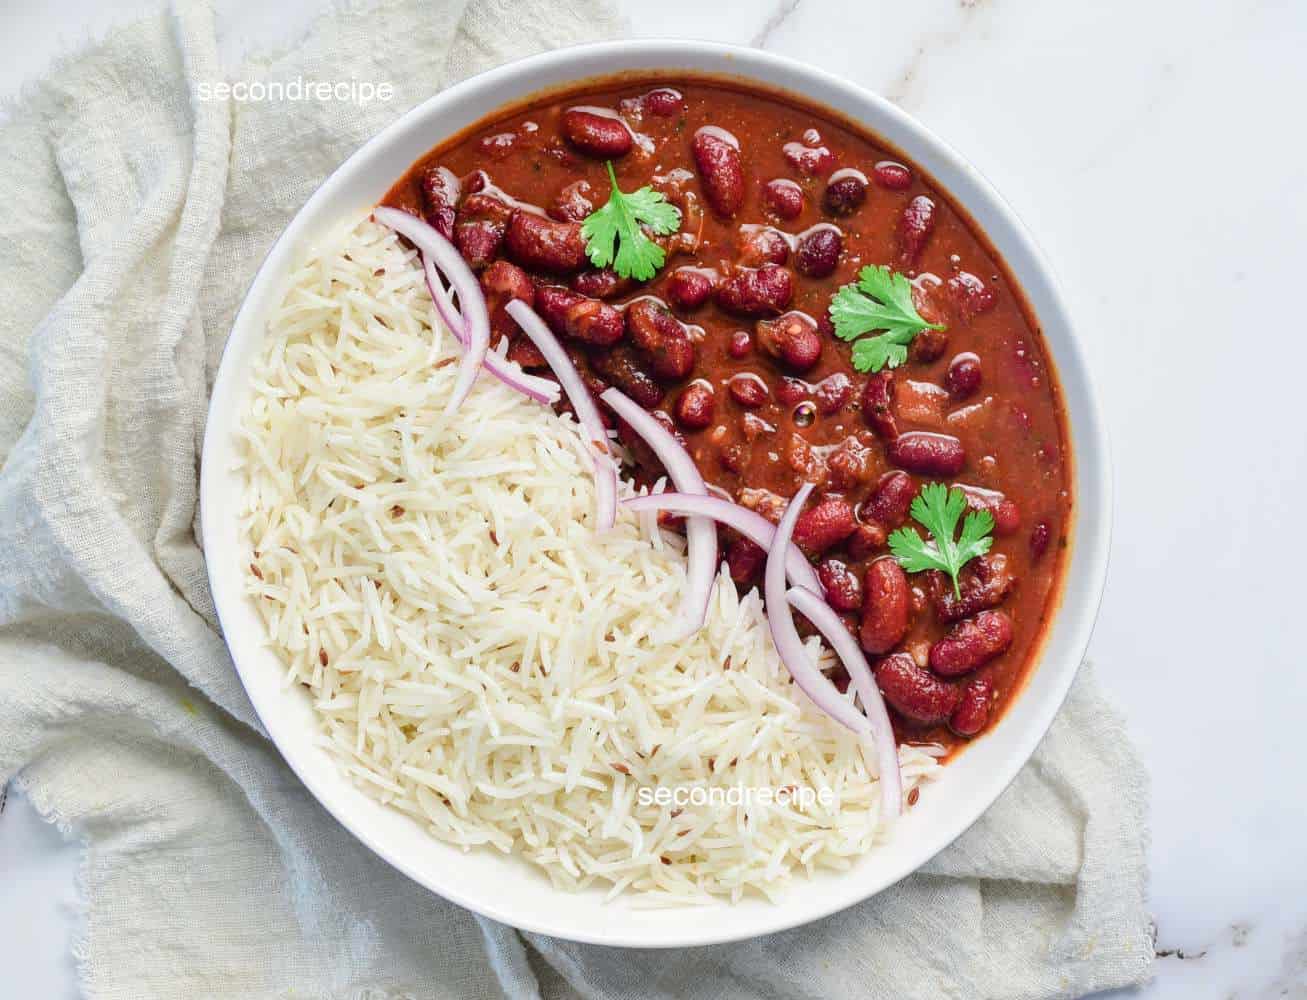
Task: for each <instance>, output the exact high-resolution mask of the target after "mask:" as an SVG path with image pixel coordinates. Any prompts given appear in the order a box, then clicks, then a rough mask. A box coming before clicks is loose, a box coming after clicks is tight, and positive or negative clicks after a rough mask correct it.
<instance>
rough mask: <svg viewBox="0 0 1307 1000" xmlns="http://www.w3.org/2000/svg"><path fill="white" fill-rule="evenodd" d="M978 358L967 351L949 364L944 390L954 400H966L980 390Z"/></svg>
mask: <svg viewBox="0 0 1307 1000" xmlns="http://www.w3.org/2000/svg"><path fill="white" fill-rule="evenodd" d="M980 382H981V374H980V358H978V357H976V355H974V354H972V353H971V352H970V351H967V352H965V353H963V354H959V355H958V356H957V357H955V358H954V359H953V360H952V361H950V362H949V365H948V371H947V372H946V373H945V375H944V388H945V389H947V390H948V391H949V395H951V396H952V397H953V398H954V399H966V398H967V397H968V396H971V395H974V394H975V392H976V390H977V389H979V388H980Z"/></svg>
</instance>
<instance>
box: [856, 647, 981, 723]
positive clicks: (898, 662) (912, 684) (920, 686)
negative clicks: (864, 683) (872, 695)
mask: <svg viewBox="0 0 1307 1000" xmlns="http://www.w3.org/2000/svg"><path fill="white" fill-rule="evenodd" d="M872 670H873V672H874V674H875V676H876V685H877V686H878V687H879V688H880V693H881V694H883V695H884V696H885V700H886V701H887V702H889V704H890V705H891V706H892V707H893V708H894V710H895V711H897V712H898V713H899V714H900V715H902V716H903V717H904V718H906V719H909V720H911V721H912V722H917V723H920V724H921V725H923V726H938V725H940V724H941V723H944V722H947V721H948V719H949V716H951V715H952V714H953V712H954V710H955V709H956V708H957V707H958V702H959V701H960V700H961V697H962V692H961V689H960V688H959V687H958V685H956V684H950V683H948V682H947V681H942V680H940V679H939V678H938V677H936V676H935V675H934V674H932V673H931V672H930V671H929V670H926V669H925V668H923V667H919V666H917V664H916V663H915V662H914V661H913V659H912V657H911V656H910V655H909V654H907V653H895V654H894V655H893V656H887V657H885V658H884V659H883V660H880V661H879V662H878V663H877V664H876V665H875V667H873V668H872Z"/></svg>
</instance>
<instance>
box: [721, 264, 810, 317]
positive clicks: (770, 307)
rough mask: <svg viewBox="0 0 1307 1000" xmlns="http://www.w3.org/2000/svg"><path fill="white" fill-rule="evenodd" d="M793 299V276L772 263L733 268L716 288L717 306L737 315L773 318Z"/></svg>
mask: <svg viewBox="0 0 1307 1000" xmlns="http://www.w3.org/2000/svg"><path fill="white" fill-rule="evenodd" d="M793 297H794V275H792V274H791V273H790V272H789V270H787V269H786V268H783V267H780V266H779V265H776V264H764V265H763V266H762V267H759V268H747V267H742V268H737V269H736V270H735V271H734V273H732V274H731V276H730V277H729V278H727V279H726V280H725V281H723V282H722V283H721V284H720V285H718V286H717V296H716V299H717V305H718V306H720V307H721V308H722V309H724V310H726V311H727V312H729V313H734V314H735V315H737V316H749V317H758V316H774V315H776V314H777V313H780V312H781V311H782V310H784V309H785V307H786V306H787V305H789V304H790V299H791V298H793Z"/></svg>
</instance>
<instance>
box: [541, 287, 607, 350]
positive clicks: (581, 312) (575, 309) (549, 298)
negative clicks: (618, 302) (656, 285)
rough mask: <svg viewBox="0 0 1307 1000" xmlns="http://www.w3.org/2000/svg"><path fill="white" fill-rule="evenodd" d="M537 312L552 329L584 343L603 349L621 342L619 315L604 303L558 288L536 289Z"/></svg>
mask: <svg viewBox="0 0 1307 1000" xmlns="http://www.w3.org/2000/svg"><path fill="white" fill-rule="evenodd" d="M535 304H536V312H538V313H539V314H540V318H541V319H543V320H544V321H545V322H546V323H547V324H548V325H549V328H550V329H551V330H553V331H554V332H555V333H557V334H562V335H565V336H568V337H572V338H573V339H575V340H580V341H583V342H585V343H587V344H595V345H596V346H599V347H606V346H608V345H610V344H615V343H616V342H617V341H619V340H621V339H622V334H623V333H625V331H626V324H625V323H624V322H623V320H622V314H621V313H620V312H618V311H617V310H616V309H614V308H613V307H612V306H610V305H608V304H607V303H604V302H600V301H598V300H597V299H590V298H586V297H585V296H584V295H578V294H577V293H576V292H572V291H569V290H568V289H566V288H560V287H558V286H557V285H541V286H540V287H539V288H537V289H536V303H535Z"/></svg>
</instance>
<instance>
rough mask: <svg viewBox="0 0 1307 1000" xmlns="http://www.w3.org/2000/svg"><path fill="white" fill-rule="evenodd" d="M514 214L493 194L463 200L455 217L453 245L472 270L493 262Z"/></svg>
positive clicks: (477, 195)
mask: <svg viewBox="0 0 1307 1000" xmlns="http://www.w3.org/2000/svg"><path fill="white" fill-rule="evenodd" d="M512 214H513V209H512V207H511V206H509V205H507V204H505V203H504V202H502V201H500V200H499V199H498V198H496V197H494V196H493V195H488V194H479V193H474V194H470V195H468V196H467V197H465V198H464V199H463V204H462V206H461V207H460V208H459V210H458V214H457V215H456V216H455V217H454V245H455V246H456V247H458V251H459V253H461V254H462V255H463V259H464V260H466V261H467V263H468V266H469V267H471V268H472V269H473V270H474V271H479V270H481V269H482V268H484V267H485V266H486V265H487V264H489V263H490V262H491V261H492V260H494V259H495V256H496V255H497V254H498V253H499V247H500V245H501V244H502V243H503V242H504V234H505V232H507V230H508V220H509V218H510V217H511V216H512Z"/></svg>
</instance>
